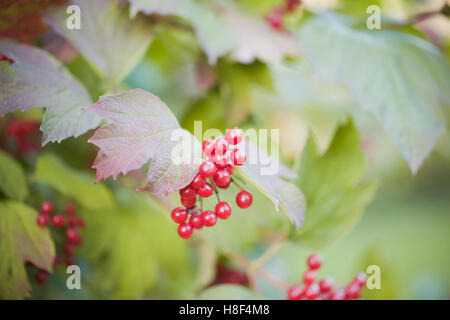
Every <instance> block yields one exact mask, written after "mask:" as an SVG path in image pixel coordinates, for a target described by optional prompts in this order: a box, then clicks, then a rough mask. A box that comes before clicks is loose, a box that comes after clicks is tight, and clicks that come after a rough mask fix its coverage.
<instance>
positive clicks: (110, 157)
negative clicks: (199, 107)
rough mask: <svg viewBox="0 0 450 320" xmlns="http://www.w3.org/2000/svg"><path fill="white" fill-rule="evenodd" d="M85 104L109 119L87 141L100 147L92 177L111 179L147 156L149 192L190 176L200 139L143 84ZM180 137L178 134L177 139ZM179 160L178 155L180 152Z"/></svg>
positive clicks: (137, 165)
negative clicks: (182, 127) (88, 104)
mask: <svg viewBox="0 0 450 320" xmlns="http://www.w3.org/2000/svg"><path fill="white" fill-rule="evenodd" d="M87 110H89V111H92V112H93V113H95V114H96V115H98V116H100V117H102V118H104V119H106V120H109V121H110V122H111V124H108V125H106V126H104V127H102V128H100V129H98V130H97V131H96V132H95V134H94V135H93V136H92V137H91V139H89V142H91V143H93V144H95V145H96V146H98V147H100V151H99V153H98V155H97V158H96V159H95V162H94V164H93V166H92V167H93V168H95V169H97V176H96V180H97V181H99V180H100V179H106V178H108V177H109V176H113V178H114V179H116V178H117V176H118V175H119V174H120V173H122V174H124V175H125V174H127V173H128V172H129V171H131V170H135V169H139V168H140V167H142V166H143V165H144V164H145V163H147V162H148V161H149V160H151V162H150V166H149V170H148V174H147V180H148V185H147V187H146V189H147V190H148V191H150V192H153V193H165V194H168V193H170V192H174V191H176V190H179V189H181V188H182V187H184V186H186V185H187V184H189V183H190V182H191V181H192V179H193V178H194V176H195V174H196V172H197V171H198V167H199V165H200V160H199V159H201V155H202V153H201V145H200V143H199V142H198V141H197V140H196V139H195V138H194V136H192V135H191V134H190V133H189V132H187V131H185V130H183V129H181V128H180V125H179V124H178V121H177V119H176V118H175V116H174V115H173V113H172V112H171V111H170V110H169V108H168V107H167V106H166V105H165V104H164V103H163V102H162V101H161V100H160V99H159V98H158V97H157V96H154V95H152V94H150V93H148V92H146V91H144V90H142V89H132V90H129V91H126V92H121V93H118V94H114V95H111V96H105V97H101V98H100V100H99V101H98V102H97V103H95V104H93V105H91V106H89V107H88V108H87ZM180 140H182V141H181V142H180ZM183 152H184V153H185V156H184V159H183V160H184V161H177V160H179V159H177V156H178V155H180V153H183Z"/></svg>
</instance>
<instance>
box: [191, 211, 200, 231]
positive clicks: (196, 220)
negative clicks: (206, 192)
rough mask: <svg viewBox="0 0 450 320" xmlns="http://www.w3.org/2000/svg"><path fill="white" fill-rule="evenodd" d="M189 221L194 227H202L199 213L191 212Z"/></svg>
mask: <svg viewBox="0 0 450 320" xmlns="http://www.w3.org/2000/svg"><path fill="white" fill-rule="evenodd" d="M189 223H190V224H191V225H192V227H194V228H195V229H201V228H202V227H203V223H202V218H201V217H200V215H199V214H193V215H191V217H190V218H189Z"/></svg>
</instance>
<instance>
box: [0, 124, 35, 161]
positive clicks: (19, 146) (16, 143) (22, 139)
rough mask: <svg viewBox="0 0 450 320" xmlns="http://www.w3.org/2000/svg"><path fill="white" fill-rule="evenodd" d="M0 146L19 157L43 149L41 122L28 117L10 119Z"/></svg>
mask: <svg viewBox="0 0 450 320" xmlns="http://www.w3.org/2000/svg"><path fill="white" fill-rule="evenodd" d="M0 146H1V148H2V149H4V150H5V151H7V152H8V153H10V154H11V155H12V156H14V157H18V158H19V157H23V156H27V155H31V154H36V153H38V152H39V150H40V149H41V135H40V132H39V123H38V122H35V121H31V120H27V119H10V120H9V122H8V123H7V125H6V127H5V130H4V134H3V137H2V139H1V141H0Z"/></svg>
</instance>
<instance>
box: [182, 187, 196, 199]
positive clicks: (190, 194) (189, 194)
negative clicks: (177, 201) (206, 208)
mask: <svg viewBox="0 0 450 320" xmlns="http://www.w3.org/2000/svg"><path fill="white" fill-rule="evenodd" d="M179 192H180V197H181V198H186V199H192V198H195V197H196V196H197V190H195V189H194V188H190V187H184V188H183V189H181V190H180V191H179Z"/></svg>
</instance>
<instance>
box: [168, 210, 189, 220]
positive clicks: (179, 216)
mask: <svg viewBox="0 0 450 320" xmlns="http://www.w3.org/2000/svg"><path fill="white" fill-rule="evenodd" d="M171 217H172V220H173V221H175V222H176V223H182V222H185V221H186V219H187V217H188V213H187V210H186V209H185V208H183V207H178V208H175V209H173V210H172V214H171Z"/></svg>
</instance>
